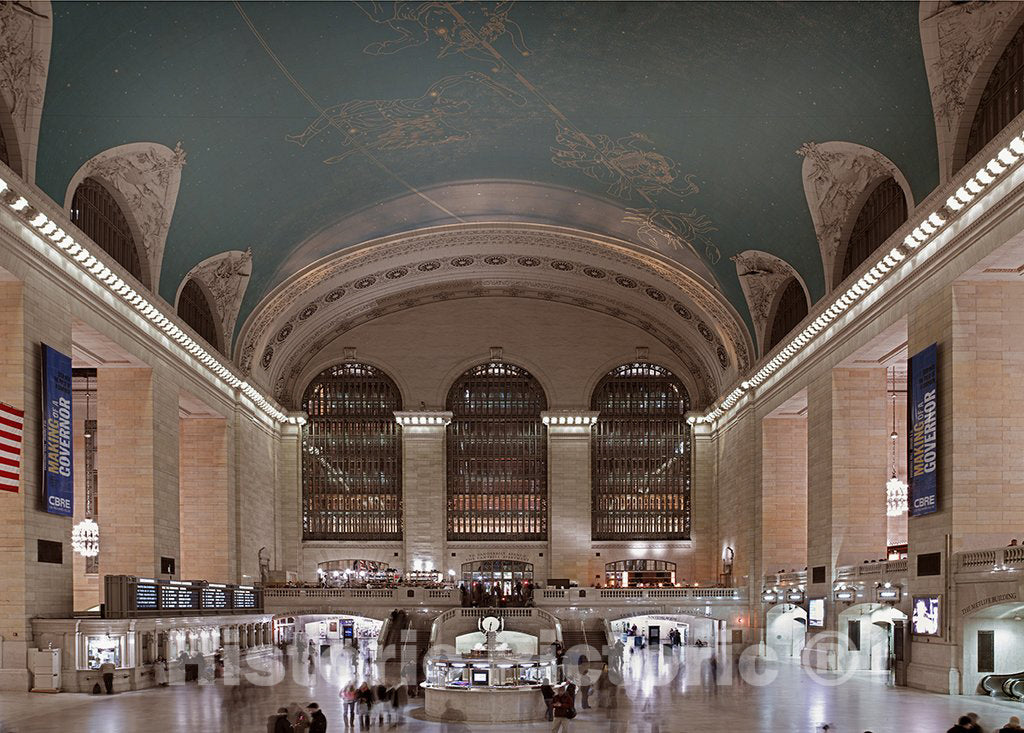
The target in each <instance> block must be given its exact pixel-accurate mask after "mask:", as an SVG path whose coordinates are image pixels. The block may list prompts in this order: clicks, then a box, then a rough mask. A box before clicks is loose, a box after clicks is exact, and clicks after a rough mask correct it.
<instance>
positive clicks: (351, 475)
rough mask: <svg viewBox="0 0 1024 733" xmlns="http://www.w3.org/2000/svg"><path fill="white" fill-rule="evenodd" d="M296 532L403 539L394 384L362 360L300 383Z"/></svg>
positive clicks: (309, 537) (399, 402)
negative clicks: (299, 513)
mask: <svg viewBox="0 0 1024 733" xmlns="http://www.w3.org/2000/svg"><path fill="white" fill-rule="evenodd" d="M302 409H303V410H305V411H306V413H307V414H308V415H309V421H308V422H307V423H306V424H305V426H303V434H302V536H303V539H307V540H401V539H402V436H401V432H400V430H399V426H398V423H397V422H395V415H394V413H395V411H396V410H401V409H402V398H401V395H400V393H399V391H398V386H397V385H396V384H395V383H394V381H393V380H392V379H391V377H389V376H388V375H387V374H385V373H384V372H382V371H381V370H379V369H377V368H376V367H372V366H370V365H368V364H360V363H356V362H346V363H344V364H338V365H336V366H332V367H329V368H327V369H325V370H324V371H322V372H320V374H318V375H317V377H316V378H315V379H314V380H313V381H312V382H311V383H310V385H309V386H308V387H307V388H306V392H305V394H304V395H303V397H302Z"/></svg>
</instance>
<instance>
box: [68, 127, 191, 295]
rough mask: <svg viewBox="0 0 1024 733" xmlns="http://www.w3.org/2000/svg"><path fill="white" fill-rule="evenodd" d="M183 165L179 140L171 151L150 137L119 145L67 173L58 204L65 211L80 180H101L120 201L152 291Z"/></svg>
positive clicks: (69, 205) (160, 263) (162, 253)
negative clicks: (68, 180) (73, 173)
mask: <svg viewBox="0 0 1024 733" xmlns="http://www.w3.org/2000/svg"><path fill="white" fill-rule="evenodd" d="M184 166H185V151H184V149H182V147H181V143H180V142H179V143H178V144H177V145H175V147H174V149H173V150H172V149H171V148H168V147H167V146H166V145H161V144H160V143H152V142H148V143H129V144H127V145H119V146H117V147H115V148H110V149H109V150H104V151H103V152H102V153H100V154H99V155H96V156H94V157H92V158H90V159H89V160H87V161H86V162H85V164H84V165H82V167H81V168H79V169H78V171H77V172H76V173H75V175H74V176H72V178H71V182H70V183H69V184H68V188H67V191H66V193H65V195H64V208H65V210H66V211H68V212H70V211H71V201H72V199H73V198H74V195H75V190H76V189H77V188H78V186H79V184H80V183H81V182H82V181H83V180H85V179H86V178H89V177H92V178H95V179H97V180H99V181H102V182H103V184H104V185H105V186H106V187H107V189H108V190H109V191H110V193H111V194H112V195H113V196H114V197H115V199H117V200H118V203H119V204H121V207H122V209H123V213H124V215H125V218H126V219H127V220H128V223H129V226H131V227H132V234H133V235H134V236H135V240H136V243H137V244H138V245H139V246H140V247H142V249H143V254H144V257H145V266H146V267H147V268H148V272H147V273H146V274H147V275H148V277H149V282H148V283H143V284H144V285H148V286H149V287H150V288H151V289H152V290H154V291H155V290H157V289H158V287H159V283H160V270H161V268H162V266H163V257H164V246H165V245H166V243H167V232H168V230H169V229H170V227H171V217H172V216H173V215H174V205H175V203H176V202H177V199H178V187H179V186H180V185H181V169H182V168H183V167H184Z"/></svg>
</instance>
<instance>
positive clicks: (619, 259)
mask: <svg viewBox="0 0 1024 733" xmlns="http://www.w3.org/2000/svg"><path fill="white" fill-rule="evenodd" d="M495 245H498V247H499V248H500V249H501V251H502V252H503V253H505V254H502V255H500V256H499V255H496V254H480V255H475V258H476V260H477V263H478V265H479V263H480V262H483V263H484V264H485V265H491V266H497V265H506V264H509V265H511V264H513V263H514V264H515V265H516V266H520V267H541V266H542V261H541V259H540V258H537V257H534V256H528V255H508V254H507V253H508V252H511V251H515V250H516V249H520V248H521V249H527V250H529V249H536V248H537V247H546V248H552V249H554V250H555V251H560V252H563V253H569V254H575V255H576V256H578V257H586V258H588V259H598V260H601V261H603V262H604V263H606V264H607V265H608V266H612V267H614V266H616V265H618V266H620V267H629V268H638V269H640V270H642V271H644V272H646V273H648V274H649V275H650V276H651V277H655V278H660V279H664V280H667V281H668V282H670V283H672V284H674V285H675V286H676V287H678V288H680V289H681V290H683V291H684V292H685V293H686V295H687V297H689V298H691V299H692V303H688V304H686V305H684V306H681V307H682V308H683V309H684V312H685V313H690V309H691V308H692V306H694V305H696V306H697V307H699V308H701V309H703V310H704V311H705V313H706V314H707V315H708V316H709V317H710V319H711V320H712V321H713V322H714V323H715V328H716V329H720V330H721V331H722V333H723V335H724V336H725V337H726V342H727V344H728V351H730V352H731V353H732V354H735V359H736V362H737V368H738V369H740V370H743V369H746V368H747V367H748V366H749V365H750V363H751V352H750V349H749V347H748V343H749V342H748V340H747V339H748V337H747V334H746V329H745V327H743V326H742V325H741V321H740V320H739V318H738V316H737V315H736V314H735V313H734V312H733V311H732V310H731V308H730V307H729V306H728V305H727V304H726V303H725V302H724V299H723V298H721V296H719V295H717V294H714V293H713V292H712V291H711V290H710V288H709V286H708V285H707V284H706V283H704V282H703V281H701V280H699V279H698V278H695V277H693V276H691V275H690V274H688V273H686V272H684V271H682V270H679V269H676V268H672V267H670V266H668V265H665V264H662V263H660V262H658V261H657V260H655V259H653V258H645V257H641V256H638V255H634V254H632V253H630V252H628V250H627V248H626V247H624V246H622V245H612V244H610V243H605V242H603V241H591V240H590V239H587V238H585V237H583V236H581V235H579V234H572V233H568V232H567V233H561V232H554V231H550V230H544V229H540V228H533V227H529V226H501V227H494V226H479V225H474V226H470V227H439V228H437V229H436V230H431V231H429V232H422V233H419V234H413V235H399V236H395V237H389V238H385V239H383V240H381V241H379V242H378V243H376V244H374V245H371V246H367V247H361V248H358V249H357V250H355V251H353V252H351V253H348V252H343V253H340V254H338V255H336V256H333V257H332V258H330V259H328V260H324V261H322V262H321V263H318V264H315V265H312V266H310V267H308V268H307V269H306V270H305V271H303V272H302V273H299V274H297V275H295V276H293V277H292V278H290V279H289V280H288V281H287V282H285V283H283V284H282V285H281V286H279V287H278V288H277V289H276V290H275V291H274V292H273V293H271V294H270V295H269V296H268V297H267V298H265V299H264V301H263V304H262V305H261V306H260V307H259V309H258V310H256V311H255V312H254V313H253V314H252V315H250V316H249V318H248V319H247V321H246V323H245V325H244V326H243V329H242V332H241V335H240V339H239V344H238V349H237V351H236V361H237V362H238V363H239V366H240V367H241V368H242V370H243V371H244V372H245V373H246V374H250V373H251V371H252V364H253V359H254V358H256V355H257V353H258V352H259V351H261V347H262V345H263V344H264V343H265V342H266V341H267V339H268V338H270V336H271V335H272V333H276V332H277V331H278V330H279V329H280V328H281V326H282V325H283V322H282V319H283V318H284V317H285V316H286V314H287V313H289V312H292V311H294V310H297V309H301V308H303V307H304V305H303V301H306V303H307V304H308V303H309V302H310V300H309V299H311V298H312V299H314V300H315V299H316V298H317V297H318V296H316V295H315V292H316V290H317V288H319V287H320V286H323V285H324V284H325V283H328V282H331V285H332V286H333V287H334V288H335V290H337V289H338V288H339V286H341V285H342V283H341V282H333V281H335V280H336V279H338V278H340V277H344V276H345V274H346V273H354V272H356V271H359V272H365V270H366V268H367V266H371V265H374V264H378V265H380V267H381V268H382V272H381V273H380V274H379V275H378V280H379V279H380V277H381V276H383V275H384V273H385V272H386V271H390V270H393V269H394V268H395V267H396V265H397V264H398V263H396V261H395V260H396V259H397V258H398V257H399V256H401V257H403V258H404V259H407V258H410V257H424V258H426V259H425V261H422V262H420V263H419V264H416V263H412V264H406V263H405V262H403V263H402V265H403V266H404V267H405V268H406V269H407V270H408V271H409V277H412V276H414V275H415V274H416V273H419V272H433V271H435V270H440V269H441V268H446V267H448V266H449V265H450V262H449V259H451V257H445V254H446V252H454V250H456V249H458V250H459V251H463V250H465V249H466V248H470V247H480V248H487V249H490V248H494V247H495ZM399 249H400V253H399ZM485 251H486V249H485ZM567 259H568V258H567V257H566V256H564V255H563V256H561V257H558V258H546V261H555V260H558V261H559V262H563V263H564V262H566V261H567ZM453 266H454V265H453ZM385 268H386V269H385ZM556 269H557V268H556ZM562 272H567V273H570V274H571V273H575V274H576V275H578V276H580V277H582V278H586V279H602V278H603V277H604V275H605V273H604V271H603V270H601V269H599V268H597V267H594V266H592V265H591V264H587V265H583V264H580V263H574V264H573V270H571V271H567V270H562ZM645 287H650V286H648V285H646V284H645ZM325 289H326V288H325ZM344 289H345V288H342V290H344ZM651 289H652V290H654V291H655V292H660V291H659V289H658V288H655V287H652V288H651ZM319 297H322V296H319ZM651 299H652V300H657V299H656V298H655V297H653V296H652V298H651ZM665 303H666V307H675V306H676V305H677V304H678V301H676V300H674V299H671V298H667V299H666V301H665ZM677 312H679V311H678V310H677Z"/></svg>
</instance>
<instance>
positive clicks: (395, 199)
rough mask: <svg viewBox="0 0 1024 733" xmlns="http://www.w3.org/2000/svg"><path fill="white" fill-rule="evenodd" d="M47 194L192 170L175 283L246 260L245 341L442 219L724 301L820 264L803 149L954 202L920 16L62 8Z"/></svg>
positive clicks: (781, 8) (454, 8)
mask: <svg viewBox="0 0 1024 733" xmlns="http://www.w3.org/2000/svg"><path fill="white" fill-rule="evenodd" d="M53 17H54V20H53V45H52V52H51V58H50V65H49V75H48V78H47V87H46V95H45V104H44V109H43V116H42V123H41V131H40V140H39V152H38V163H37V171H36V180H37V183H38V185H40V186H41V187H42V188H43V189H44V190H45V191H46V192H47V193H48V194H49V195H50V196H51V197H53V198H54V200H56V201H60V202H63V201H64V200H65V196H66V191H67V187H68V185H69V183H70V182H71V181H72V179H73V177H74V176H75V174H76V172H78V171H79V169H80V168H81V167H82V166H83V164H84V163H86V161H88V160H90V159H91V158H93V157H94V156H97V155H99V154H100V153H102V152H103V151H105V150H108V149H110V148H113V147H116V146H120V145H126V144H130V143H137V142H157V143H161V144H163V145H165V146H167V147H168V148H175V147H176V145H177V144H178V143H179V142H180V144H181V150H182V151H183V152H184V167H183V168H182V170H181V182H180V188H179V190H178V193H177V201H176V204H175V205H174V211H173V219H172V220H171V222H170V228H169V231H168V233H167V240H166V248H165V250H164V253H163V263H162V269H161V270H160V273H161V274H160V282H159V288H160V291H161V294H162V295H163V296H164V297H165V298H166V299H167V300H169V301H171V302H173V301H174V295H175V292H176V291H177V289H178V287H179V285H180V283H181V281H182V278H183V277H184V276H185V274H186V273H188V272H189V271H190V270H191V269H192V268H193V267H194V266H195V265H197V264H198V263H200V262H201V261H203V260H204V259H206V258H208V257H210V256H211V255H214V254H217V253H220V252H224V251H226V250H245V249H251V251H252V278H251V281H250V282H249V285H248V290H247V291H246V295H245V301H244V304H243V306H242V312H241V316H240V318H239V320H238V324H239V327H240V325H241V323H242V322H243V321H244V319H245V318H246V316H247V315H248V314H250V313H252V311H253V309H254V308H255V307H256V306H257V304H258V303H259V302H260V301H261V300H262V299H263V298H264V297H265V296H266V295H267V294H268V293H269V292H270V291H271V289H272V288H274V287H275V286H278V285H280V284H281V283H283V282H285V281H286V280H287V279H288V278H290V277H292V276H294V275H295V273H297V272H299V271H300V270H302V268H304V267H307V266H309V265H311V264H312V263H313V262H316V261H318V260H320V259H321V258H324V257H327V256H329V255H332V254H335V253H337V252H339V251H341V250H343V249H345V248H347V247H352V246H354V245H357V244H360V243H362V242H365V241H368V240H371V239H373V238H376V237H382V236H387V235H394V234H398V233H402V232H408V231H411V230H414V229H417V228H420V227H425V226H438V225H451V224H464V223H467V222H489V223H495V222H505V223H511V222H519V223H535V224H542V225H555V226H563V227H572V228H574V229H578V230H584V231H588V232H593V233H595V234H597V235H604V236H610V237H614V238H616V240H621V241H625V242H631V243H633V244H634V245H635V246H636V247H637V249H638V250H645V249H646V250H649V251H652V252H654V253H656V254H657V255H658V257H659V258H667V259H669V260H675V261H677V262H679V263H680V265H681V267H683V268H685V269H686V270H687V271H689V272H691V273H694V274H696V275H697V276H698V277H699V278H702V279H704V280H705V281H706V282H708V283H709V284H710V285H711V287H712V288H718V289H720V290H721V292H722V294H723V295H724V296H725V298H726V299H727V300H728V301H729V302H731V303H732V305H733V307H735V309H736V310H737V311H738V312H739V313H740V314H742V316H743V318H744V319H747V320H748V323H749V316H748V313H747V306H746V302H745V300H744V297H743V292H742V290H741V287H740V283H739V280H738V278H737V272H736V267H735V265H734V263H733V262H731V261H730V260H729V258H730V257H731V256H732V255H735V254H737V253H740V252H743V251H746V250H751V249H756V250H761V251H764V252H767V253H770V254H773V255H776V256H777V257H780V258H782V259H783V260H785V261H786V262H788V263H789V264H790V265H792V267H793V268H794V269H795V270H796V271H797V272H798V273H799V274H800V275H801V276H802V277H803V279H804V281H805V282H806V284H807V286H808V289H809V291H810V295H811V297H812V299H816V298H817V297H820V296H821V295H822V294H823V291H824V287H825V286H824V280H823V274H822V263H821V254H820V252H819V245H818V240H817V238H816V234H815V228H814V224H813V223H812V220H811V216H810V214H809V212H808V207H807V200H806V198H805V192H804V182H803V179H802V176H801V165H802V163H803V158H802V157H801V156H800V155H798V154H797V152H796V151H797V150H798V148H800V147H801V146H802V145H804V144H805V143H808V142H826V141H847V142H851V143H856V144H858V145H863V146H865V147H867V148H871V149H873V150H875V151H878V152H879V153H881V154H882V155H884V156H885V157H887V158H888V159H889V160H890V161H892V162H893V163H894V164H895V165H896V166H897V167H898V169H899V170H900V171H901V172H902V174H903V175H904V176H905V177H906V180H907V181H908V182H909V185H910V187H911V189H912V192H913V195H914V199H915V200H918V201H919V200H921V198H923V197H924V196H925V195H926V194H927V193H928V192H929V191H931V189H932V188H933V187H934V186H935V185H936V183H937V179H938V176H937V168H938V165H937V161H936V152H935V151H936V143H935V133H934V118H933V114H932V106H931V102H930V99H929V92H928V83H927V79H926V75H925V68H924V63H923V60H922V53H921V45H920V40H919V30H918V7H917V4H915V3H792V4H785V3H771V4H768V3H740V2H737V3H696V2H694V3H611V2H609V3H578V4H577V3H497V4H495V3H486V4H471V3H442V2H404V3H377V2H357V3H349V4H341V3H338V4H334V3H287V4H274V3H241V4H232V3H150V4H144V3H98V4H97V3H77V2H76V3H63V2H60V3H54V4H53Z"/></svg>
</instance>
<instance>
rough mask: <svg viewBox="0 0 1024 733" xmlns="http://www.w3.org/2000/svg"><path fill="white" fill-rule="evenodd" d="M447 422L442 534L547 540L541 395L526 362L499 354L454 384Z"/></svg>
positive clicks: (457, 537)
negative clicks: (523, 364) (445, 506)
mask: <svg viewBox="0 0 1024 733" xmlns="http://www.w3.org/2000/svg"><path fill="white" fill-rule="evenodd" d="M447 409H449V410H451V412H452V421H451V423H450V424H449V425H448V436H447V438H448V439H447V453H448V456H447V457H448V539H449V540H452V541H458V540H518V541H531V540H546V539H547V537H548V480H547V479H548V466H547V434H546V432H545V427H544V424H543V422H542V421H541V412H543V411H544V410H545V409H547V399H546V398H545V396H544V390H543V389H542V388H541V386H540V383H539V382H538V381H537V380H536V379H535V378H534V376H533V375H532V374H530V373H529V372H528V371H526V370H525V369H523V368H521V367H518V366H515V365H513V364H508V363H505V362H500V361H492V362H488V363H487V364H481V365H480V366H476V367H473V368H472V369H470V370H469V371H467V372H466V373H465V374H463V375H462V376H461V377H459V379H458V380H456V382H455V384H454V385H452V388H451V390H449V392H448V401H447Z"/></svg>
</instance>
